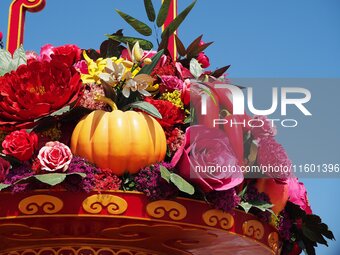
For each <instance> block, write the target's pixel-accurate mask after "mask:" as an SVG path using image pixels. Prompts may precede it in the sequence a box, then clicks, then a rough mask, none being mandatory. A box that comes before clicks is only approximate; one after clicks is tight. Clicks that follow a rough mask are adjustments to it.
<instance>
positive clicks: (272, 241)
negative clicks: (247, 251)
mask: <svg viewBox="0 0 340 255" xmlns="http://www.w3.org/2000/svg"><path fill="white" fill-rule="evenodd" d="M268 245H269V247H270V248H272V250H273V251H274V252H275V254H278V251H279V248H280V241H279V234H278V233H277V232H272V233H270V234H269V236H268Z"/></svg>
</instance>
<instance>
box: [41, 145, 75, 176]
mask: <svg viewBox="0 0 340 255" xmlns="http://www.w3.org/2000/svg"><path fill="white" fill-rule="evenodd" d="M38 159H39V161H40V164H41V169H42V170H45V171H48V172H55V171H58V170H61V171H62V172H65V171H66V170H67V168H68V166H69V164H70V163H71V160H72V152H71V150H70V148H69V147H68V146H67V145H65V144H63V143H60V142H48V143H46V145H45V146H44V147H42V148H41V149H40V151H39V154H38Z"/></svg>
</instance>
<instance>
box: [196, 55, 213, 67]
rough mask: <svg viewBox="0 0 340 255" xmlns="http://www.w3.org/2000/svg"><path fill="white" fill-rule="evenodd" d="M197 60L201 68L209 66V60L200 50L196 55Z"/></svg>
mask: <svg viewBox="0 0 340 255" xmlns="http://www.w3.org/2000/svg"><path fill="white" fill-rule="evenodd" d="M197 61H198V62H199V63H200V64H201V66H202V67H203V68H208V67H209V66H210V60H209V58H208V56H207V55H205V54H204V52H200V53H199V54H198V56H197Z"/></svg>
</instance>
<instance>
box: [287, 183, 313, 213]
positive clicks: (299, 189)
mask: <svg viewBox="0 0 340 255" xmlns="http://www.w3.org/2000/svg"><path fill="white" fill-rule="evenodd" d="M288 184H289V189H288V194H289V198H288V201H290V202H292V203H293V204H296V205H298V206H300V208H301V209H302V210H304V211H305V212H306V213H307V214H312V209H311V207H310V205H309V201H308V197H307V191H306V188H305V185H304V184H303V183H302V182H299V180H298V178H290V179H289V182H288Z"/></svg>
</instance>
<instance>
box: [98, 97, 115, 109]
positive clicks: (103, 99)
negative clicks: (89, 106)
mask: <svg viewBox="0 0 340 255" xmlns="http://www.w3.org/2000/svg"><path fill="white" fill-rule="evenodd" d="M94 100H96V101H100V102H103V103H106V104H108V105H109V106H110V107H111V109H112V111H116V110H118V107H117V105H116V103H115V102H113V101H112V99H110V98H108V97H105V96H102V95H96V96H95V97H94Z"/></svg>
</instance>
